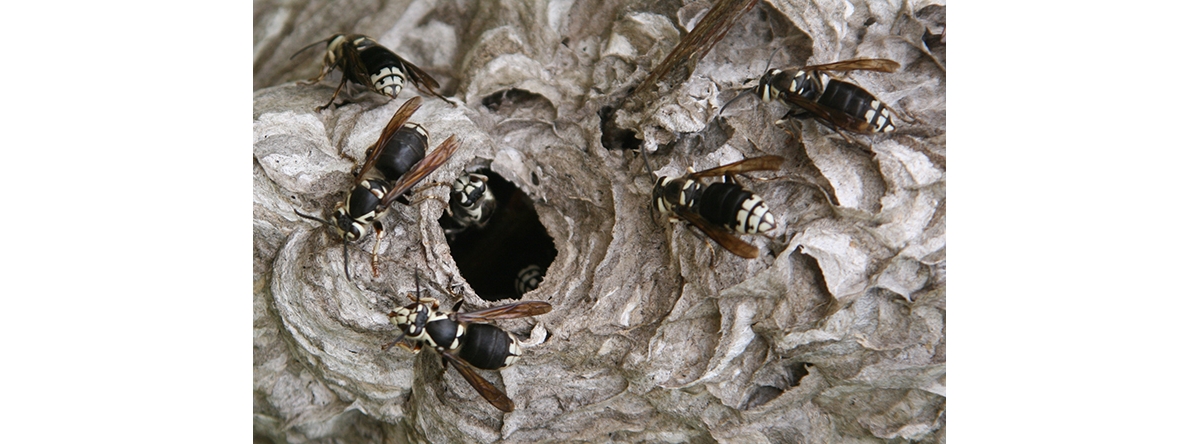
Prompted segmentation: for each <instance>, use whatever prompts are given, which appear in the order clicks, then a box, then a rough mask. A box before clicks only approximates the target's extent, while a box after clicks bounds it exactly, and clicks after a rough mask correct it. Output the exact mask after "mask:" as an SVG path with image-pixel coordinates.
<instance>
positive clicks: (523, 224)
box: [438, 169, 558, 301]
mask: <svg viewBox="0 0 1200 444" xmlns="http://www.w3.org/2000/svg"><path fill="white" fill-rule="evenodd" d="M473 174H474V175H476V176H482V177H486V178H487V179H486V181H485V183H486V188H487V190H488V191H490V192H491V194H492V196H493V197H494V198H495V208H494V210H492V213H491V216H490V217H488V218H486V221H485V222H484V223H483V224H481V225H480V224H463V223H461V222H460V221H461V220H462V218H461V217H459V218H456V217H454V216H452V215H451V212H449V211H448V212H447V213H446V214H443V215H442V218H441V219H439V220H438V222H439V223H440V224H441V225H442V228H443V229H444V230H445V232H446V242H447V243H449V245H450V254H451V255H452V256H453V257H454V261H455V262H456V263H457V265H458V270H459V272H461V273H462V276H463V278H464V279H466V280H467V283H468V284H470V285H471V288H474V289H475V292H476V293H477V294H478V295H479V297H480V298H483V299H484V300H488V301H498V300H501V299H520V298H521V296H522V295H523V294H525V293H527V292H529V291H533V290H534V289H536V288H537V287H538V285H540V284H541V282H542V279H543V278H544V276H545V274H546V270H548V269H549V268H550V264H551V263H552V262H554V258H555V256H557V255H558V250H557V249H555V248H554V239H553V238H551V237H550V235H549V234H548V233H547V232H546V227H545V226H543V225H542V223H541V221H539V220H538V216H537V211H536V210H535V209H534V207H533V201H532V200H530V199H529V196H527V195H525V193H524V192H522V191H521V190H520V189H518V188H517V187H516V186H515V185H513V184H512V182H509V181H507V180H505V179H504V178H503V177H501V176H500V175H499V174H496V173H494V172H492V171H489V170H486V169H484V170H479V171H476V172H474V173H473ZM468 176H469V175H463V178H460V183H466V182H467V179H464V178H467V177H468ZM478 182H479V181H478V180H477V181H476V183H478ZM455 198H456V197H455V195H454V194H453V193H452V194H451V200H452V201H453V200H454V199H455Z"/></svg>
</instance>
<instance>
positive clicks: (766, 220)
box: [696, 182, 775, 234]
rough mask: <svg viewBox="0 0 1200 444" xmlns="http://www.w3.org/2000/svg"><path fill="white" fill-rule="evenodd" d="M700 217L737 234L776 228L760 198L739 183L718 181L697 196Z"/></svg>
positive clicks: (769, 211) (773, 216) (772, 216)
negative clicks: (698, 198)
mask: <svg viewBox="0 0 1200 444" xmlns="http://www.w3.org/2000/svg"><path fill="white" fill-rule="evenodd" d="M696 212H697V213H699V214H700V217H703V218H704V219H706V220H708V221H709V222H712V223H714V224H718V225H724V226H726V227H729V228H730V229H732V230H734V231H737V232H739V233H746V234H755V233H761V232H766V231H770V230H771V229H773V228H775V215H773V214H771V210H770V209H768V208H767V203H766V202H763V200H762V198H761V197H759V196H758V195H757V194H754V193H752V192H750V191H747V190H746V189H744V188H742V187H741V186H740V185H738V184H734V183H726V182H718V183H714V184H711V185H709V186H708V188H705V190H704V194H703V195H701V196H700V201H699V202H698V209H697V211H696Z"/></svg>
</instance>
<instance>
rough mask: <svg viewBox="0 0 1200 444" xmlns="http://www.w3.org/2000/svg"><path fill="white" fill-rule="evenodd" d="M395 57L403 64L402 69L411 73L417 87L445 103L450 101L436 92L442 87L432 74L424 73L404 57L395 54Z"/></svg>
mask: <svg viewBox="0 0 1200 444" xmlns="http://www.w3.org/2000/svg"><path fill="white" fill-rule="evenodd" d="M396 58H398V59H400V63H401V64H403V65H404V69H406V70H408V72H409V74H412V78H413V84H414V85H416V86H417V89H420V90H424V91H425V92H427V93H429V94H430V95H434V96H437V98H439V99H442V100H444V101H446V103H450V100H449V99H447V98H445V97H443V96H442V95H441V94H438V93H437V89H438V88H441V87H442V85H441V84H439V83H438V81H437V80H434V79H433V77H432V76H430V75H429V74H427V73H425V71H423V70H421V68H418V67H417V65H414V64H412V63H410V62H409V61H408V60H404V57H400V56H399V55H397V56H396Z"/></svg>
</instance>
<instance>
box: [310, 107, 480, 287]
mask: <svg viewBox="0 0 1200 444" xmlns="http://www.w3.org/2000/svg"><path fill="white" fill-rule="evenodd" d="M420 107H421V98H420V97H413V98H411V99H409V100H408V101H407V102H404V104H403V105H401V106H400V108H399V109H397V110H396V114H395V115H393V116H392V120H391V121H389V122H388V124H387V126H385V127H384V128H383V132H382V133H380V134H379V140H378V141H377V142H375V146H374V147H372V148H371V150H370V151H368V152H367V160H366V162H365V163H364V164H363V167H362V170H360V171H359V172H358V175H357V176H355V177H354V188H352V189H351V190H350V192H349V193H347V195H346V200H344V201H342V202H338V204H337V206H335V207H334V209H333V214H332V215H330V216H329V220H324V219H321V218H319V217H314V216H309V215H307V214H303V213H301V212H299V211H296V214H297V215H299V216H300V217H303V218H305V219H310V220H315V221H317V222H321V223H323V224H326V225H329V226H332V227H333V229H334V231H336V232H337V235H338V237H340V238H342V260H343V264H342V265H343V269H344V271H345V272H346V279H350V265H349V261H350V253H349V243H350V242H352V241H357V240H359V239H361V238H362V237H363V236H364V235H365V234H366V232H367V226H368V225H371V226H373V227H374V228H375V250H374V252H372V253H371V268H372V270H374V271H375V274H376V275H378V273H379V272H378V267H377V256H376V253H377V252H378V250H379V236H382V235H383V225H382V224H380V223H379V220H378V219H379V218H380V217H382V216H383V214H384V213H385V212H386V211H387V210H388V207H389V206H391V204H392V202H393V201H395V200H397V199H402V200H401V202H403V203H406V204H407V202H406V201H405V200H403V198H402V195H403V194H404V193H405V192H407V191H408V190H409V189H411V188H412V187H413V186H414V185H416V184H417V182H420V181H421V179H424V178H425V176H428V175H429V174H430V173H433V171H434V170H436V169H437V168H438V167H440V166H442V164H444V163H446V161H448V160H449V159H450V155H452V154H454V152H455V151H457V150H458V147H459V145H460V143H459V142H458V138H457V136H454V135H451V136H450V137H449V138H447V139H446V140H445V141H444V142H442V144H441V145H439V146H438V147H437V148H436V149H434V150H433V152H432V153H430V154H429V155H428V156H426V155H425V148H426V147H427V146H428V144H429V142H428V141H429V134H428V133H426V131H425V128H423V127H421V125H418V124H416V123H408V118H409V117H411V116H412V115H413V113H415V112H416V111H417V109H418V108H420ZM293 211H295V210H293Z"/></svg>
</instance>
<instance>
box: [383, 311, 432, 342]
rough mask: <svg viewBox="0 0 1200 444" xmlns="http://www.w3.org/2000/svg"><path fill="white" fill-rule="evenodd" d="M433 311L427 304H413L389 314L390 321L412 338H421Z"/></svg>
mask: <svg viewBox="0 0 1200 444" xmlns="http://www.w3.org/2000/svg"><path fill="white" fill-rule="evenodd" d="M432 312H433V310H432V309H431V308H430V307H429V306H428V305H425V304H411V305H409V306H407V307H402V308H397V309H395V310H392V312H391V313H388V320H389V321H391V322H392V325H395V326H396V328H399V329H400V331H403V332H404V335H405V336H408V337H410V338H413V337H417V336H420V335H421V334H422V333H424V331H425V324H426V323H427V322H429V316H430V315H431V314H432Z"/></svg>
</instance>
